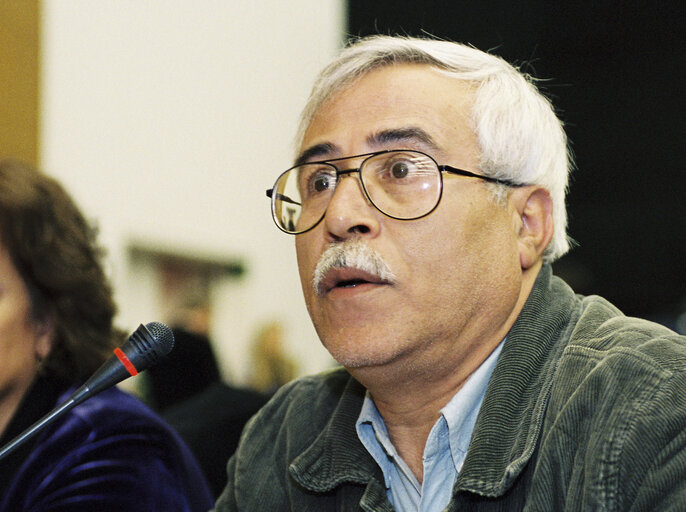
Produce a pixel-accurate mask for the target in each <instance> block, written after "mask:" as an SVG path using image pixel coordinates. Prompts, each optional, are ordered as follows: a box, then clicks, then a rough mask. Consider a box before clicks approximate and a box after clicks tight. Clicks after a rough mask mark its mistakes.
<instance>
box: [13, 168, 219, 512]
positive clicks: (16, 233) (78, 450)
mask: <svg viewBox="0 0 686 512" xmlns="http://www.w3.org/2000/svg"><path fill="white" fill-rule="evenodd" d="M101 252H102V251H101V249H100V248H99V247H98V246H97V241H96V231H95V229H94V228H93V227H92V226H91V225H90V224H89V223H88V222H87V221H86V220H85V218H84V216H83V215H82V213H81V212H80V211H79V209H78V207H77V206H76V204H75V203H74V201H73V200H72V199H71V197H70V196H69V195H68V193H67V192H66V191H65V190H64V188H63V187H62V186H61V185H60V184H59V183H58V182H57V181H56V180H55V179H53V178H51V177H49V176H47V175H45V174H43V173H41V172H39V171H37V170H34V169H32V168H30V167H29V166H26V165H24V164H22V163H20V162H17V161H11V160H3V161H0V445H2V446H4V445H5V444H7V443H8V442H9V441H11V440H12V439H14V438H15V437H16V436H17V435H19V434H21V433H22V432H23V431H24V430H25V429H27V428H28V427H30V426H31V425H32V424H33V423H35V422H36V421H37V420H39V419H40V418H41V417H43V416H44V415H45V414H47V413H48V412H50V411H51V410H52V409H54V408H55V407H56V406H57V405H58V404H61V403H62V402H64V401H65V400H66V399H67V398H68V397H69V396H70V395H71V393H72V392H73V391H74V389H75V387H77V386H78V385H80V384H82V383H83V382H84V381H85V380H86V379H87V378H88V377H90V376H91V374H93V373H94V372H95V371H96V370H97V368H99V367H100V365H101V364H102V363H103V362H104V361H105V360H107V359H108V358H109V357H110V355H111V353H112V350H113V349H114V348H115V347H116V346H118V345H120V344H121V343H122V342H123V341H124V339H125V338H124V335H123V333H122V332H120V331H119V330H118V329H116V328H115V327H114V326H113V317H114V314H115V311H116V307H115V304H114V301H113V298H112V290H111V287H110V284H109V283H108V280H107V278H106V276H105V273H104V271H103V268H102V265H101V257H102V254H101ZM210 506H211V496H210V493H209V490H208V488H207V485H206V483H205V481H204V479H203V475H202V473H201V471H200V469H199V467H198V465H197V463H196V461H195V460H194V458H193V456H192V454H191V453H190V451H189V450H188V448H187V447H186V446H185V445H184V443H183V441H181V439H180V438H179V436H178V435H177V434H176V433H175V432H174V431H173V430H172V429H171V428H170V427H169V426H168V425H167V424H166V423H164V422H163V421H162V420H161V419H160V418H159V417H158V416H157V415H155V414H154V413H153V412H152V411H151V410H150V409H148V408H147V407H146V406H145V405H144V404H143V403H142V402H140V401H139V400H137V399H136V398H134V397H132V396H130V395H128V394H126V393H124V392H122V391H121V390H119V389H117V388H116V387H113V388H110V389H108V390H105V391H103V392H102V393H100V394H98V395H96V396H94V397H92V398H91V399H89V400H87V401H85V402H84V403H82V404H80V405H78V406H76V407H75V408H73V409H72V410H71V411H70V412H68V413H67V414H66V415H64V416H63V417H62V418H60V419H59V420H58V421H56V422H54V423H53V424H51V425H50V426H48V427H47V428H45V429H44V430H43V431H41V432H40V433H39V434H38V435H37V436H36V437H34V438H33V439H31V440H30V441H29V442H27V443H26V444H24V445H22V446H21V447H20V448H19V449H17V450H16V451H15V452H12V453H11V454H10V455H9V456H8V457H6V458H5V459H3V460H1V461H0V512H21V511H28V510H63V511H75V512H78V511H83V512H86V511H88V512H92V511H95V510H97V511H98V512H115V511H122V510H131V511H145V512H150V511H172V512H174V511H178V512H196V511H197V512H200V511H206V510H207V509H208V508H209V507H210Z"/></svg>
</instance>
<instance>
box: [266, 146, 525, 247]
mask: <svg viewBox="0 0 686 512" xmlns="http://www.w3.org/2000/svg"><path fill="white" fill-rule="evenodd" d="M397 152H409V153H417V154H420V155H423V156H425V157H427V158H428V159H429V160H431V161H432V162H433V163H434V164H435V165H436V168H437V169H438V171H439V173H438V176H439V191H438V199H437V200H436V204H435V205H434V206H433V208H431V209H430V210H429V211H428V212H426V213H423V214H422V215H418V216H416V217H410V218H404V217H394V216H393V215H389V214H387V213H386V212H384V211H383V210H382V209H381V208H379V207H378V206H377V205H376V203H374V201H373V200H372V198H371V197H370V196H369V192H368V191H367V186H366V185H365V183H364V180H363V179H362V172H361V171H362V168H363V167H364V164H365V162H367V161H368V160H369V159H370V158H374V157H375V156H377V155H383V154H385V153H397ZM363 157H364V160H362V162H360V165H359V166H358V167H357V168H351V169H339V168H338V167H336V165H334V163H333V162H340V161H342V160H353V159H356V158H363ZM307 164H327V165H330V166H331V167H333V168H334V169H335V170H336V183H335V187H337V186H338V183H339V182H340V179H341V176H346V175H349V174H354V173H358V174H359V179H360V184H361V185H362V192H363V193H364V196H365V198H366V199H367V201H369V203H370V204H371V205H372V206H373V207H374V208H376V209H377V210H378V211H379V212H381V213H382V214H383V215H385V216H386V217H388V218H390V219H395V220H407V221H410V220H417V219H421V218H423V217H426V216H427V215H430V214H431V213H433V211H434V210H435V209H436V208H438V205H439V204H440V203H441V199H442V198H443V173H444V172H445V173H449V174H455V175H458V176H465V177H467V178H477V179H480V180H484V181H487V182H488V183H496V184H498V185H504V186H506V187H522V186H524V185H523V184H521V183H516V182H514V181H511V180H506V179H501V178H493V177H491V176H484V175H483V174H477V173H474V172H471V171H466V170H464V169H459V168H457V167H452V166H450V165H444V164H443V165H442V164H439V163H438V162H436V160H435V159H434V158H433V157H432V156H431V155H428V154H426V153H424V152H423V151H418V150H416V149H384V150H381V151H374V152H371V153H362V154H360V155H353V156H344V157H340V158H331V159H328V160H316V161H313V162H300V163H297V164H296V165H294V166H292V167H290V168H288V169H286V170H285V171H284V172H282V173H281V174H279V177H278V178H276V181H275V182H274V187H272V188H270V189H267V191H266V193H267V197H269V198H270V199H271V201H270V202H271V211H272V220H273V221H274V224H276V227H277V228H279V229H280V230H281V231H283V232H284V233H287V234H289V235H301V234H303V233H307V232H308V231H310V230H311V229H314V228H315V227H316V226H317V225H319V223H320V222H321V221H322V219H323V218H324V217H325V216H326V211H327V210H328V206H327V208H325V209H324V211H323V212H322V215H321V217H319V219H318V220H317V222H315V223H314V224H313V225H312V226H310V227H309V228H307V229H304V230H302V231H287V230H286V229H284V228H283V227H282V226H281V224H280V223H279V221H278V219H277V215H276V207H275V203H276V200H277V199H280V200H281V201H285V202H287V203H291V204H297V205H300V203H298V202H297V201H293V200H292V199H291V198H290V197H287V196H283V195H282V194H279V193H275V192H274V189H275V188H276V184H277V183H278V182H279V180H280V179H281V177H282V176H283V175H284V174H286V173H287V172H290V171H292V170H293V169H295V168H297V167H300V166H302V165H307ZM335 187H334V191H333V193H335V192H336V188H335ZM332 197H333V194H332Z"/></svg>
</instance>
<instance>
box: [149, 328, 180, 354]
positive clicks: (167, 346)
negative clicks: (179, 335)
mask: <svg viewBox="0 0 686 512" xmlns="http://www.w3.org/2000/svg"><path fill="white" fill-rule="evenodd" d="M145 328H146V329H147V330H148V332H149V333H150V335H151V336H152V337H153V338H155V340H156V343H155V346H156V350H157V352H158V354H159V355H160V356H166V355H167V354H168V353H169V352H171V350H172V349H173V348H174V334H173V333H172V330H171V329H170V328H169V326H168V325H166V324H163V323H162V322H150V323H147V324H145Z"/></svg>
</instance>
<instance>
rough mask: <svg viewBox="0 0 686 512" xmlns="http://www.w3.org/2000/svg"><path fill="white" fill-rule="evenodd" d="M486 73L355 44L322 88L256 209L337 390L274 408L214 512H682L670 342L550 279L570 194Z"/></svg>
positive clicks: (435, 56) (498, 83)
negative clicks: (289, 249)
mask: <svg viewBox="0 0 686 512" xmlns="http://www.w3.org/2000/svg"><path fill="white" fill-rule="evenodd" d="M569 167H570V164H569V159H568V154H567V144H566V137H565V134H564V131H563V129H562V127H561V123H560V122H559V121H558V119H557V118H556V117H555V115H554V113H553V110H552V107H551V105H550V104H549V102H548V101H547V100H546V99H545V98H544V97H543V96H542V95H541V94H540V93H539V92H538V91H537V90H536V89H535V87H534V86H533V85H532V84H531V83H530V82H529V81H528V80H527V79H526V78H525V77H524V76H522V75H521V74H520V73H519V72H518V71H517V70H515V69H514V68H513V67H511V66H510V65H508V64H507V63H505V62H504V61H502V60H501V59H499V58H497V57H494V56H491V55H488V54H485V53H483V52H480V51H478V50H475V49H473V48H469V47H465V46H462V45H458V44H454V43H450V42H439V41H430V40H419V39H408V38H392V37H373V38H368V39H363V40H361V41H358V42H357V43H356V44H353V45H351V46H350V47H348V48H347V49H345V50H344V51H343V52H342V53H341V55H339V56H338V57H337V59H336V60H334V61H333V63H332V64H330V65H329V66H328V67H327V68H326V69H325V70H324V71H323V72H322V74H321V75H320V77H319V79H318V81H317V83H316V84H315V87H314V90H313V92H312V96H311V97H310V101H309V103H308V105H307V106H306V108H305V111H304V115H303V119H302V122H301V130H300V136H299V154H298V157H297V160H296V166H295V167H294V168H293V169H291V170H289V171H287V172H286V173H284V174H282V175H281V176H280V177H279V179H278V180H277V182H276V184H275V187H274V188H273V189H272V190H271V191H270V192H269V194H270V196H271V198H272V208H273V213H274V219H275V221H276V223H277V226H278V227H279V228H280V229H282V230H283V231H286V232H287V233H291V234H295V235H296V236H295V245H296V251H297V257H298V266H299V271H300V278H301V281H302V286H303V292H304V296H305V301H306V304H307V308H308V311H309V313H310V316H311V317H312V320H313V322H314V325H315V327H316V329H317V332H318V334H319V336H320V338H321V340H322V343H323V344H324V345H325V346H326V348H327V349H328V350H329V351H330V352H331V354H332V355H333V357H334V358H335V359H336V360H337V361H338V362H339V363H340V364H341V365H342V366H343V367H344V369H338V370H334V371H331V372H328V373H324V374H322V375H318V376H314V377H308V378H305V379H301V380H299V381H296V382H294V383H292V384H290V385H288V386H286V387H284V388H282V389H281V390H280V392H279V393H277V395H276V396H275V397H274V399H273V400H272V401H271V402H270V403H269V404H268V405H267V406H266V407H265V408H264V409H263V410H262V411H261V413H259V414H258V415H257V416H256V417H255V418H254V419H253V420H252V421H251V423H250V424H249V425H248V426H247V428H246V430H245V431H244V434H243V438H242V443H241V445H240V446H239V448H238V451H237V452H236V454H235V456H234V457H233V458H232V459H231V460H230V462H229V465H228V478H229V480H228V485H227V487H226V489H225V490H224V493H223V495H222V496H221V497H220V499H219V501H218V502H217V510H218V511H225V510H245V511H248V510H270V511H272V510H297V511H299V512H302V511H318V512H320V511H327V510H332V511H333V510H336V511H338V510H365V511H390V510H420V511H437V510H451V511H452V510H508V511H511V510H536V511H540V510H605V509H612V510H648V509H650V510H653V509H659V510H663V509H667V508H670V507H672V508H673V507H679V506H683V503H686V478H685V476H686V451H685V450H684V444H685V443H686V393H685V392H684V391H686V373H685V371H684V368H686V366H685V363H686V341H685V340H684V338H683V337H679V336H678V335H676V334H675V333H673V332H671V331H669V330H668V329H666V328H663V327H660V326H658V325H655V324H651V323H648V322H644V321H641V320H636V319H630V318H626V317H624V316H623V315H622V314H621V313H620V312H619V311H618V310H617V309H616V308H614V307H613V306H612V305H610V304H609V303H608V302H606V301H604V300H603V299H601V298H599V297H588V298H584V297H579V296H576V295H575V294H574V293H573V292H572V290H571V289H570V288H569V287H568V286H567V285H566V284H565V283H563V282H562V281H561V280H560V279H558V278H556V277H554V276H552V272H551V268H550V262H552V261H553V260H554V259H556V258H557V257H559V256H561V255H562V254H564V253H565V252H566V251H567V250H568V248H569V244H568V242H567V238H566V233H565V225H566V215H565V210H564V195H565V189H566V185H567V178H568V172H569Z"/></svg>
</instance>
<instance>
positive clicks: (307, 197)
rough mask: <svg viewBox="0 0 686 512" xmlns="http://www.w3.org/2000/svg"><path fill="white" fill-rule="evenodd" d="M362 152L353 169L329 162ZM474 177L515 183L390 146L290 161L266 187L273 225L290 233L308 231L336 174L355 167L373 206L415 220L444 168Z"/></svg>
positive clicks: (439, 184)
mask: <svg viewBox="0 0 686 512" xmlns="http://www.w3.org/2000/svg"><path fill="white" fill-rule="evenodd" d="M362 157H365V158H364V160H363V161H362V162H361V163H360V166H359V167H358V168H357V169H347V170H341V169H339V168H338V167H337V166H336V165H335V164H334V162H337V161H342V160H350V159H355V158H362ZM444 172H448V173H451V174H458V175H460V176H467V177H470V178H479V179H482V180H485V181H488V182H491V183H498V184H501V185H505V186H509V187H516V186H520V185H519V184H517V183H515V182H512V181H509V180H503V179H498V178H491V177H490V176H483V175H481V174H475V173H473V172H470V171H465V170H463V169H457V168H455V167H450V166H448V165H439V164H438V163H436V161H435V160H434V159H433V158H432V157H430V156H429V155H427V154H426V153H423V152H421V151H416V150H410V149H393V150H384V151H376V152H374V153H365V154H362V155H356V156H348V157H344V158H335V159H331V160H326V161H322V162H306V163H302V164H299V165H296V166H294V167H291V168H290V169H288V170H287V171H285V172H284V173H282V174H281V175H280V176H279V177H278V178H277V180H276V183H275V184H274V187H273V188H271V189H269V190H267V196H268V197H270V198H271V207H272V217H273V218H274V222H275V223H276V225H277V227H278V228H279V229H280V230H282V231H284V232H286V233H289V234H292V235H298V234H300V233H304V232H306V231H309V230H310V229H312V228H313V227H315V226H316V225H317V224H319V222H320V221H321V220H322V219H323V218H324V215H325V214H326V209H327V208H328V206H329V202H330V201H331V198H332V197H333V194H334V191H335V190H336V186H337V185H338V182H339V180H340V179H341V176H345V175H348V174H352V173H359V175H360V182H361V184H362V190H363V191H364V194H365V196H366V197H367V199H368V200H369V202H370V203H371V204H373V205H374V207H375V208H376V209H377V210H379V211H380V212H381V213H383V214H384V215H386V216H388V217H391V218H393V219H398V220H415V219H419V218H421V217H425V216H426V215H429V214H430V213H431V212H432V211H434V210H435V209H436V207H437V206H438V203H439V202H440V200H441V195H442V194H443V173H444Z"/></svg>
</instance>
